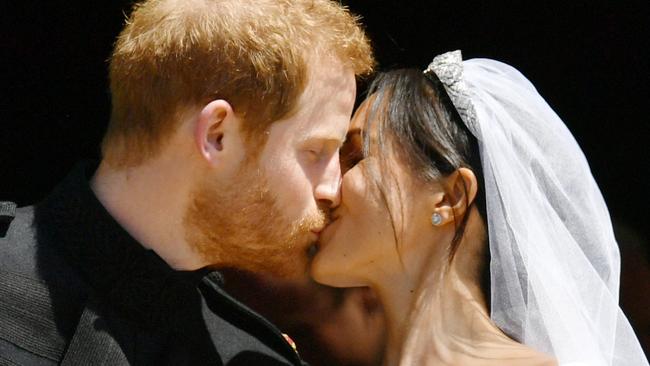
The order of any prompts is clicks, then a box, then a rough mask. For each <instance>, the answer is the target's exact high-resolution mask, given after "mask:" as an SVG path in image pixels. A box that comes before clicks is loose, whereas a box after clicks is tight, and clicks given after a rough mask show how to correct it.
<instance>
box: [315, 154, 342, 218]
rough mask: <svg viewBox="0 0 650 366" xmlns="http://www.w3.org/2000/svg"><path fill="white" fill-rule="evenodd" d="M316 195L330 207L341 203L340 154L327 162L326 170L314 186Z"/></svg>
mask: <svg viewBox="0 0 650 366" xmlns="http://www.w3.org/2000/svg"><path fill="white" fill-rule="evenodd" d="M314 197H315V198H316V201H318V202H319V203H321V204H324V205H327V206H329V207H330V208H334V207H337V206H338V205H339V204H340V203H341V164H340V162H339V156H338V154H336V156H334V157H333V158H332V159H331V160H330V161H328V162H327V165H326V166H325V171H324V173H323V175H322V176H321V179H320V180H319V181H318V183H317V184H316V187H315V188H314Z"/></svg>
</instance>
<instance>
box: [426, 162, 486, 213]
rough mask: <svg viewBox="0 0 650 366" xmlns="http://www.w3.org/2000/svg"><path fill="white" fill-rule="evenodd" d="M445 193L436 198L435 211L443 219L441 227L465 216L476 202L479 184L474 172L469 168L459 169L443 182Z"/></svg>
mask: <svg viewBox="0 0 650 366" xmlns="http://www.w3.org/2000/svg"><path fill="white" fill-rule="evenodd" d="M443 187H444V193H440V194H437V195H436V196H435V197H434V200H435V206H436V207H435V209H434V212H433V213H438V214H439V215H440V217H441V222H440V224H439V225H444V224H446V223H450V222H453V221H454V219H455V218H458V217H460V216H462V215H464V214H465V212H466V211H467V208H468V207H469V206H470V205H471V204H472V202H474V199H475V198H476V192H477V191H478V182H477V181H476V176H475V175H474V172H473V171H471V170H470V169H467V168H459V169H458V170H456V171H455V172H453V173H451V174H450V175H449V176H447V177H446V178H444V181H443Z"/></svg>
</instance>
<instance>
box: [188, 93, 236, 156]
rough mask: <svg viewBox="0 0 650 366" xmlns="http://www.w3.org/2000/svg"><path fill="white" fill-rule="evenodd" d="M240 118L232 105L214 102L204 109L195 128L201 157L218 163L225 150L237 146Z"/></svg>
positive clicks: (221, 100)
mask: <svg viewBox="0 0 650 366" xmlns="http://www.w3.org/2000/svg"><path fill="white" fill-rule="evenodd" d="M239 127H240V126H239V118H237V116H236V115H235V113H234V111H233V109H232V107H231V106H230V103H228V102H227V101H225V100H223V99H217V100H213V101H211V102H210V103H208V104H207V105H205V106H204V107H203V109H202V110H201V112H200V113H199V116H198V119H197V121H196V124H195V126H194V141H195V143H196V146H197V148H198V149H199V152H200V154H201V156H202V157H203V158H204V159H205V160H206V161H208V162H210V163H211V164H216V163H218V162H219V161H220V160H221V158H222V156H224V155H225V152H224V150H225V149H228V148H231V147H234V146H229V145H231V144H233V145H237V143H236V142H235V141H234V140H233V138H234V137H235V136H238V134H239Z"/></svg>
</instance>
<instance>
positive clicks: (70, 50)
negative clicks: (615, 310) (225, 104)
mask: <svg viewBox="0 0 650 366" xmlns="http://www.w3.org/2000/svg"><path fill="white" fill-rule="evenodd" d="M131 3H132V1H124V0H119V1H118V0H114V1H103V2H100V1H83V2H82V1H76V0H75V1H66V2H64V1H60V0H57V1H34V0H27V1H14V2H6V3H5V4H3V5H2V6H1V7H0V27H1V28H0V49H1V51H0V52H1V53H0V66H1V67H0V85H1V89H0V90H2V93H1V94H0V96H1V99H0V200H12V201H16V202H18V203H19V204H20V205H26V204H29V203H33V202H35V201H38V200H40V199H41V198H42V197H43V196H44V195H45V194H46V193H47V192H48V191H50V190H51V189H52V187H53V186H54V185H55V184H56V183H57V182H58V181H59V180H60V179H61V178H63V176H64V175H65V174H66V173H67V172H68V170H69V169H70V168H71V167H72V166H73V165H74V163H75V162H76V161H78V160H79V159H82V158H89V157H90V158H93V157H97V156H98V146H99V142H100V139H101V136H102V134H103V132H104V130H105V127H106V123H107V121H108V117H109V115H108V113H109V106H110V98H109V93H108V87H107V62H106V60H107V58H108V56H109V54H110V51H111V48H112V43H113V40H114V39H115V37H116V35H117V34H118V32H119V31H120V29H121V27H122V24H123V21H124V13H128V11H129V9H130V6H131V5H130V4H131ZM345 3H346V4H347V5H349V6H350V8H351V9H352V10H353V11H354V12H355V13H357V14H360V15H362V16H363V22H364V23H365V24H366V26H367V30H368V33H369V35H370V37H371V38H372V40H373V44H374V47H375V50H376V55H377V58H378V60H379V62H380V66H381V68H382V69H386V68H391V67H417V68H420V69H422V68H424V67H425V66H426V65H427V64H428V63H429V62H430V61H431V59H432V57H433V56H434V55H436V54H439V53H442V52H445V51H448V50H454V49H462V50H463V53H464V56H465V58H472V57H489V58H494V59H498V60H501V61H504V62H506V63H509V64H511V65H513V66H515V67H516V68H518V69H519V70H521V71H522V72H523V73H524V74H525V75H526V76H527V77H528V78H529V79H530V80H531V81H532V82H533V84H535V85H536V87H537V88H538V90H539V91H540V93H541V94H542V95H543V96H544V97H545V98H546V99H547V101H548V102H549V103H550V105H551V106H552V107H553V108H554V109H555V111H556V112H557V113H558V114H559V115H560V117H562V119H563V120H564V121H565V123H566V124H567V125H568V127H569V129H570V130H571V131H572V132H573V134H574V135H575V137H576V139H577V140H578V142H579V143H580V145H581V146H582V148H583V150H584V151H585V154H586V156H587V158H588V160H589V162H590V164H591V167H592V171H593V174H594V176H595V178H596V180H597V182H598V183H599V185H600V187H601V190H602V192H603V194H604V196H605V199H606V201H607V203H608V206H609V208H610V212H611V215H612V217H613V218H614V220H615V221H616V222H617V223H618V224H617V228H619V229H620V228H621V227H622V228H623V229H624V230H623V232H624V235H620V236H619V242H620V243H621V245H622V247H623V244H625V245H627V244H628V243H632V244H633V245H632V246H630V248H632V249H630V250H627V249H626V250H622V253H623V268H624V276H623V282H622V294H623V298H622V301H623V303H624V305H623V306H624V309H625V310H626V312H627V313H628V314H629V315H630V317H631V319H632V318H633V319H634V322H635V327H636V328H637V332H638V334H639V335H640V337H642V338H643V337H646V341H645V342H646V344H650V338H648V335H650V320H649V318H650V317H649V316H648V310H647V309H648V307H647V306H648V297H649V296H648V291H647V290H642V289H643V288H644V287H643V286H645V288H647V287H648V284H649V277H650V276H648V273H650V272H648V266H647V262H645V261H644V262H639V261H638V259H639V257H641V258H643V257H645V256H647V254H648V240H647V238H648V237H650V235H649V234H650V228H649V226H650V225H648V219H649V218H650V215H649V214H648V202H649V200H648V198H647V191H648V189H649V188H650V185H648V183H647V181H646V180H645V179H646V177H647V176H650V174H649V173H650V163H649V158H650V156H649V155H650V154H649V151H650V149H649V147H648V137H650V134H649V133H648V132H649V130H650V129H649V128H648V123H650V118H648V106H649V105H650V100H649V97H650V93H649V89H650V88H649V85H650V77H649V75H650V74H649V72H648V67H649V66H650V59H649V57H648V54H650V52H649V51H648V49H649V48H650V47H649V46H650V44H649V43H650V42H649V39H650V29H649V26H648V24H649V22H650V1H647V0H626V1H611V2H594V1H566V2H564V3H559V2H548V1H543V0H534V1H526V2H521V1H520V2H512V3H505V2H495V1H489V2H487V1H486V2H469V1H458V0H447V1H406V0H403V1H396V0H393V1H381V2H380V1H371V0H358V1H345ZM197 72H198V70H197ZM619 232H620V231H619ZM626 258H629V259H626ZM646 258H647V257H646ZM634 268H636V269H634ZM626 269H627V271H628V272H627V274H625V273H626V272H625V270H626ZM639 284H640V285H639ZM639 286H641V287H639ZM635 309H636V310H635ZM635 312H636V313H637V314H638V315H635V316H632V315H633V313H635Z"/></svg>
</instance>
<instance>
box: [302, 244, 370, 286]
mask: <svg viewBox="0 0 650 366" xmlns="http://www.w3.org/2000/svg"><path fill="white" fill-rule="evenodd" d="M337 262H338V261H332V260H330V259H329V258H328V256H327V253H322V252H318V253H317V254H316V256H315V257H314V260H313V261H312V264H311V276H312V278H313V279H314V281H316V282H318V283H321V284H323V285H327V286H332V287H358V286H364V284H361V283H360V281H357V280H355V279H354V278H352V277H351V276H350V272H349V271H348V270H346V269H345V268H341V266H340V265H336V264H337ZM339 263H340V262H339Z"/></svg>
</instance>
